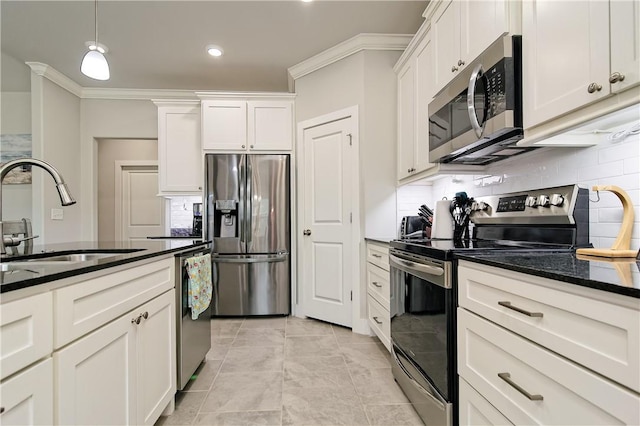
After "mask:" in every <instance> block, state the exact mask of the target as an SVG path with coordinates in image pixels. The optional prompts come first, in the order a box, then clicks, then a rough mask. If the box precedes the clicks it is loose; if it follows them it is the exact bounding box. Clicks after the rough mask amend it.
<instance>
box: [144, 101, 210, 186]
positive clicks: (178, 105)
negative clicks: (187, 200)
mask: <svg viewBox="0 0 640 426" xmlns="http://www.w3.org/2000/svg"><path fill="white" fill-rule="evenodd" d="M154 103H155V104H156V105H157V106H158V189H159V191H160V194H161V195H171V194H184V193H198V194H199V193H201V192H202V180H203V174H202V148H201V146H200V101H154Z"/></svg>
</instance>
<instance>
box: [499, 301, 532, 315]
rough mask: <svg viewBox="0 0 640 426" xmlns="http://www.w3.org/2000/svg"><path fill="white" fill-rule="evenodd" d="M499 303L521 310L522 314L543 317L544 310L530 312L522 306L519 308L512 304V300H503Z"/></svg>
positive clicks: (517, 310)
mask: <svg viewBox="0 0 640 426" xmlns="http://www.w3.org/2000/svg"><path fill="white" fill-rule="evenodd" d="M498 305H500V306H504V307H505V308H509V309H511V310H514V311H516V312H520V313H521V314H524V315H526V316H528V317H536V318H542V312H529V311H525V310H524V309H522V308H518V307H517V306H513V305H512V304H511V302H508V301H503V302H498Z"/></svg>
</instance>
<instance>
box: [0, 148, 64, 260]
mask: <svg viewBox="0 0 640 426" xmlns="http://www.w3.org/2000/svg"><path fill="white" fill-rule="evenodd" d="M27 165H31V166H37V167H40V168H42V169H44V170H46V171H47V172H49V174H50V175H51V177H52V178H53V180H54V181H55V182H56V188H58V194H59V195H60V203H61V204H62V205H63V206H70V205H72V204H75V203H76V200H74V199H73V197H72V196H71V193H70V192H69V189H68V188H67V185H66V184H65V183H64V179H63V178H62V176H61V175H60V172H58V171H57V170H56V169H55V168H54V167H53V166H52V165H51V164H49V163H45V162H44V161H42V160H37V159H35V158H20V159H17V160H13V161H9V162H8V163H6V164H5V165H4V166H2V167H0V236H1V237H2V238H0V254H3V255H4V254H7V250H6V247H8V246H17V245H18V244H20V243H21V242H22V241H24V238H23V239H19V238H12V237H6V238H5V236H4V226H3V224H2V181H3V180H4V177H5V176H6V175H7V173H9V171H11V170H12V169H15V168H16V167H20V166H27Z"/></svg>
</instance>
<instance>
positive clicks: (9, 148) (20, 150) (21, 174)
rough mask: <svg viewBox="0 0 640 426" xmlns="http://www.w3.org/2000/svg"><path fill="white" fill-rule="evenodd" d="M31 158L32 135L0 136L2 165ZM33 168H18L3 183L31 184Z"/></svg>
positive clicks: (0, 161) (0, 160) (0, 159)
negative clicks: (19, 159)
mask: <svg viewBox="0 0 640 426" xmlns="http://www.w3.org/2000/svg"><path fill="white" fill-rule="evenodd" d="M29 157H31V134H17V135H0V164H5V163H8V162H9V161H13V160H17V159H18V158H29ZM30 183H31V166H23V167H16V168H15V169H13V170H11V171H10V172H9V173H8V174H7V175H6V176H5V177H4V180H3V181H2V184H3V185H16V184H30Z"/></svg>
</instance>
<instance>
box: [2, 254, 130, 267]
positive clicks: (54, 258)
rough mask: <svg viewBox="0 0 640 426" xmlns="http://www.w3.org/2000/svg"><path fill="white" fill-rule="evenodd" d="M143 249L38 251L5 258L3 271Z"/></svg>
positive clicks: (85, 259) (92, 258) (94, 258)
mask: <svg viewBox="0 0 640 426" xmlns="http://www.w3.org/2000/svg"><path fill="white" fill-rule="evenodd" d="M140 250H141V249H114V250H95V251H94V250H78V251H64V252H52V253H38V254H33V255H29V256H20V257H18V258H14V259H11V258H4V259H2V260H3V263H2V271H8V270H19V269H25V268H27V267H28V265H32V266H34V265H42V266H45V265H59V264H68V263H79V262H88V261H93V260H101V259H108V258H111V257H116V256H120V255H122V254H127V253H133V252H135V251H140ZM7 268H8V269H7Z"/></svg>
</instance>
